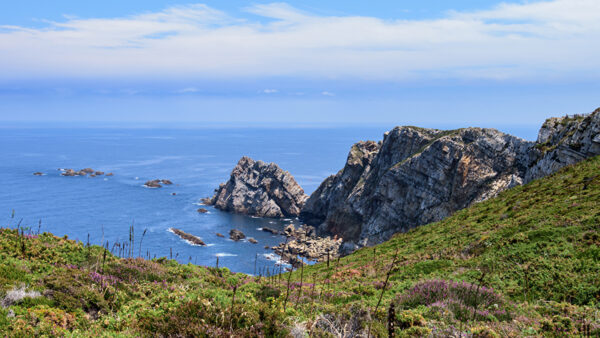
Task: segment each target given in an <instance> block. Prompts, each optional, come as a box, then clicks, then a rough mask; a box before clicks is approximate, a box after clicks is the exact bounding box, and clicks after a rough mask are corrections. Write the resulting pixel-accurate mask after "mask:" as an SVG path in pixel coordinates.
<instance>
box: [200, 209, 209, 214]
mask: <svg viewBox="0 0 600 338" xmlns="http://www.w3.org/2000/svg"><path fill="white" fill-rule="evenodd" d="M198 212H199V213H201V214H205V213H207V212H208V210H206V209H204V208H200V209H198Z"/></svg>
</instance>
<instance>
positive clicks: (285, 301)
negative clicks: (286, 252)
mask: <svg viewBox="0 0 600 338" xmlns="http://www.w3.org/2000/svg"><path fill="white" fill-rule="evenodd" d="M293 272H294V266H293V265H292V270H290V275H289V276H288V280H287V293H286V294H285V300H284V301H283V312H285V310H286V306H287V301H288V297H289V296H290V280H291V279H292V273H293Z"/></svg>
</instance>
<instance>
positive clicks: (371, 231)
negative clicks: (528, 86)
mask: <svg viewBox="0 0 600 338" xmlns="http://www.w3.org/2000/svg"><path fill="white" fill-rule="evenodd" d="M599 120H600V110H597V111H596V112H594V113H592V114H590V115H587V116H575V117H564V118H558V119H556V118H554V119H549V120H548V121H546V123H544V126H543V127H542V128H541V130H540V134H539V137H538V140H537V141H536V142H528V141H525V140H522V139H520V138H517V137H514V136H511V135H507V134H504V133H501V132H499V131H497V130H494V129H480V128H465V129H458V130H450V131H441V130H436V129H423V128H417V127H397V128H394V129H393V130H391V131H390V132H388V133H386V134H385V135H384V139H383V141H381V142H380V143H375V142H372V141H368V142H359V143H357V144H355V145H354V146H353V147H352V149H351V150H350V153H349V155H348V159H347V162H346V165H345V167H344V168H343V169H342V170H341V171H340V172H338V173H337V174H335V175H332V176H330V177H328V178H327V179H326V180H325V181H324V182H323V183H322V184H321V186H320V187H319V188H318V189H317V190H316V191H315V192H314V193H313V194H312V195H311V196H310V198H309V199H308V201H307V202H306V204H305V207H304V208H303V210H302V212H301V218H302V219H303V220H305V221H306V222H307V223H309V224H312V225H315V226H317V229H318V232H319V233H320V234H322V235H324V234H328V235H338V236H341V237H343V238H344V242H345V244H344V249H345V250H346V251H352V250H353V249H355V248H357V247H360V246H365V245H372V244H376V243H380V242H382V241H384V240H386V239H388V238H390V237H391V236H392V235H393V234H394V233H396V232H399V231H406V230H408V229H410V228H413V227H415V226H418V225H421V224H426V223H430V222H434V221H438V220H441V219H443V218H445V217H447V216H449V215H450V214H452V213H453V212H454V211H456V210H459V209H462V208H465V207H467V206H469V205H471V204H473V203H475V202H479V201H482V200H485V199H488V198H490V197H493V196H495V195H497V194H498V193H499V192H501V191H503V190H505V189H508V188H510V187H512V186H515V185H517V184H523V183H526V182H529V181H531V180H533V179H536V178H540V177H543V176H545V175H548V174H550V173H552V172H555V171H556V170H558V169H560V168H562V167H563V166H565V165H568V164H572V163H576V162H578V161H580V160H582V159H584V158H587V157H590V156H593V155H597V154H600V135H599V132H600V121H599Z"/></svg>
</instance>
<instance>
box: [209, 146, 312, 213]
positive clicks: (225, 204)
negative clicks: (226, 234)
mask: <svg viewBox="0 0 600 338" xmlns="http://www.w3.org/2000/svg"><path fill="white" fill-rule="evenodd" d="M307 198H308V196H306V194H304V190H302V188H301V187H300V186H299V185H298V183H297V182H296V180H295V179H294V177H293V176H292V175H291V174H290V173H289V172H287V171H283V170H282V169H281V168H279V167H278V166H277V165H276V164H275V163H269V164H267V163H265V162H263V161H254V160H253V159H251V158H249V157H246V156H244V157H242V158H241V159H240V160H239V162H238V163H237V165H236V166H235V168H233V170H232V171H231V177H230V179H229V181H227V183H223V184H221V185H220V186H219V188H218V189H216V191H215V195H214V196H213V197H212V198H211V199H205V200H204V201H205V203H206V204H210V205H214V206H215V207H216V208H217V209H220V210H224V211H233V212H236V213H240V214H246V215H252V216H259V217H291V216H298V215H299V214H300V209H301V208H302V206H303V205H304V202H305V201H306V199H307Z"/></svg>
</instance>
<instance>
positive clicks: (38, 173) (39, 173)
mask: <svg viewBox="0 0 600 338" xmlns="http://www.w3.org/2000/svg"><path fill="white" fill-rule="evenodd" d="M33 174H34V175H35V176H42V175H44V173H41V172H39V171H36V172H34V173H33Z"/></svg>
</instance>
